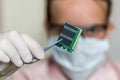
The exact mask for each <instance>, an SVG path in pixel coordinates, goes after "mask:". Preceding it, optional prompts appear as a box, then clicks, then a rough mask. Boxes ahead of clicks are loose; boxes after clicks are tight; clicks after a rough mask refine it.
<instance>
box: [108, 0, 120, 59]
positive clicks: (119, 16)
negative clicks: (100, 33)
mask: <svg viewBox="0 0 120 80" xmlns="http://www.w3.org/2000/svg"><path fill="white" fill-rule="evenodd" d="M112 1H113V2H114V6H113V14H112V17H111V21H112V22H113V24H114V26H115V29H114V32H113V34H112V38H111V50H110V55H111V56H112V57H113V58H115V59H117V60H119V61H120V26H119V25H120V0H112Z"/></svg>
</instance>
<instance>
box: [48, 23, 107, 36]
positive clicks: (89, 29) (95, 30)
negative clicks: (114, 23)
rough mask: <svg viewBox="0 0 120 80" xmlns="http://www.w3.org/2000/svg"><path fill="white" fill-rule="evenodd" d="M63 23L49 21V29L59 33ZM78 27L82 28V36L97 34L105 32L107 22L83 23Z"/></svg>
mask: <svg viewBox="0 0 120 80" xmlns="http://www.w3.org/2000/svg"><path fill="white" fill-rule="evenodd" d="M63 26H64V24H58V23H51V24H50V26H49V30H50V31H51V32H52V33H53V34H57V35H59V34H60V32H61V30H62V29H63ZM78 27H79V28H81V29H83V31H82V34H81V35H82V36H86V35H87V36H88V37H89V36H93V37H94V36H97V35H100V34H101V33H103V32H105V31H106V30H107V24H93V25H85V26H84V25H83V26H78Z"/></svg>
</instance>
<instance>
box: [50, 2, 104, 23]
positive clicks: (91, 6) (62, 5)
mask: <svg viewBox="0 0 120 80" xmlns="http://www.w3.org/2000/svg"><path fill="white" fill-rule="evenodd" d="M51 16H52V22H58V23H65V22H69V23H71V24H78V23H79V24H81V25H82V24H83V25H84V24H85V25H86V24H93V23H103V22H105V18H106V11H105V7H104V5H103V4H102V2H101V1H98V0H53V2H52V5H51Z"/></svg>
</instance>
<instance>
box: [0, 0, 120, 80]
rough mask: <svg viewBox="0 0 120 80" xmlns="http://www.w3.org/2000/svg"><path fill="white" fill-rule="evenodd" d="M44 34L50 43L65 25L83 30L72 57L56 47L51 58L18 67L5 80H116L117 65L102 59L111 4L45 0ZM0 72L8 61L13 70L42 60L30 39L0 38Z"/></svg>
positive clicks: (13, 34)
mask: <svg viewBox="0 0 120 80" xmlns="http://www.w3.org/2000/svg"><path fill="white" fill-rule="evenodd" d="M48 1H50V2H49V5H48V22H47V26H46V30H47V32H48V34H49V35H48V36H49V42H50V43H52V42H54V41H55V40H56V39H57V37H58V36H59V33H60V31H61V28H62V25H63V24H64V23H65V22H68V23H70V24H72V25H75V26H78V27H80V26H82V27H84V28H86V30H84V31H83V33H82V35H81V36H80V37H79V39H78V42H77V45H76V47H75V50H74V51H73V53H72V54H70V53H69V52H67V51H64V50H62V49H60V48H58V47H54V48H52V57H51V58H50V59H47V60H44V61H43V60H42V61H39V62H37V63H34V64H27V65H24V66H23V67H21V69H19V70H18V71H17V72H16V73H14V74H13V75H11V76H10V77H7V78H6V79H7V80H120V77H119V74H120V68H119V65H118V64H117V63H115V62H113V61H112V60H110V59H108V58H107V57H106V53H107V51H108V49H109V40H108V38H109V36H110V34H111V32H112V29H113V26H112V24H111V23H110V22H109V16H110V11H111V0H48ZM1 38H2V40H1V46H0V49H1V51H0V55H1V56H2V57H1V56H0V57H1V58H0V60H1V62H3V63H1V70H3V69H4V68H5V66H7V65H8V64H6V65H5V63H8V62H10V61H12V62H13V64H15V65H16V66H19V67H20V66H22V65H23V64H24V63H30V62H31V61H32V55H33V56H34V57H36V58H37V59H43V58H44V52H43V50H42V48H41V47H40V46H39V45H38V44H37V42H35V41H34V40H33V39H32V38H30V37H29V36H27V35H25V34H20V33H18V32H16V31H12V32H9V33H5V34H4V35H3V36H1ZM6 45H7V46H6Z"/></svg>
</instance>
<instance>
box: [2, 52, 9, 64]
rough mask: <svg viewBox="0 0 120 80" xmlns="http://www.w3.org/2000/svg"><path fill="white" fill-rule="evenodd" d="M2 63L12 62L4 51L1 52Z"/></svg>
mask: <svg viewBox="0 0 120 80" xmlns="http://www.w3.org/2000/svg"><path fill="white" fill-rule="evenodd" d="M0 61H1V62H4V63H9V62H10V58H9V57H8V56H7V55H6V54H5V53H4V52H3V51H2V50H0Z"/></svg>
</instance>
